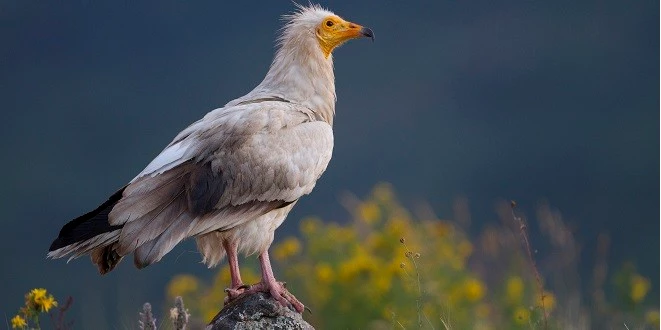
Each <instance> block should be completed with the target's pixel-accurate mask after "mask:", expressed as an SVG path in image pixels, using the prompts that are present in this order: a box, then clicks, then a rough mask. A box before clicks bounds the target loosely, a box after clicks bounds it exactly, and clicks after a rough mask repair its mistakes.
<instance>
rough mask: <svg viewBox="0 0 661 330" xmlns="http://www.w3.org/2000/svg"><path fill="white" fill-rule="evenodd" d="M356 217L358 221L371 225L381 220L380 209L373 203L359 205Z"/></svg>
mask: <svg viewBox="0 0 661 330" xmlns="http://www.w3.org/2000/svg"><path fill="white" fill-rule="evenodd" d="M358 216H359V218H360V220H362V221H365V222H366V223H367V224H373V223H375V222H376V221H377V220H379V218H381V209H379V205H377V204H376V203H374V202H365V203H361V204H360V206H358Z"/></svg>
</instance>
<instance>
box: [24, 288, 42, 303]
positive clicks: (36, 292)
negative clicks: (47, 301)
mask: <svg viewBox="0 0 661 330" xmlns="http://www.w3.org/2000/svg"><path fill="white" fill-rule="evenodd" d="M46 294H47V291H46V289H32V291H30V293H28V299H30V301H34V302H36V301H39V300H41V299H44V298H46Z"/></svg>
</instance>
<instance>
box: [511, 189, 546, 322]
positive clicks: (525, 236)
mask: <svg viewBox="0 0 661 330" xmlns="http://www.w3.org/2000/svg"><path fill="white" fill-rule="evenodd" d="M510 206H511V209H512V218H514V221H516V222H517V223H518V225H519V232H520V233H521V239H522V240H523V244H524V245H525V248H526V251H527V252H528V259H529V260H530V266H531V268H532V271H533V273H534V274H535V280H536V281H537V289H538V290H539V294H540V298H541V302H542V304H541V305H542V306H541V307H542V315H543V316H544V329H548V320H547V315H546V308H545V307H544V296H545V294H544V286H543V285H542V277H541V276H540V275H539V270H538V269H537V263H536V262H535V258H534V257H533V255H532V249H531V248H530V239H528V230H527V229H528V226H526V224H525V223H524V222H523V219H521V217H517V216H516V213H515V212H514V209H515V208H516V202H515V201H511V202H510Z"/></svg>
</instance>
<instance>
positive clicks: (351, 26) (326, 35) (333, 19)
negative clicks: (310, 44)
mask: <svg viewBox="0 0 661 330" xmlns="http://www.w3.org/2000/svg"><path fill="white" fill-rule="evenodd" d="M360 37H368V38H372V41H373V40H374V33H373V32H372V30H370V29H369V28H366V27H362V26H360V25H358V24H355V23H351V22H348V21H345V20H343V19H342V18H340V17H338V16H328V17H326V18H324V20H323V21H321V23H320V24H319V26H318V27H317V40H319V46H320V47H321V51H322V52H323V53H324V56H325V57H326V58H328V56H329V55H330V54H331V52H332V51H333V49H335V47H337V46H339V45H341V44H343V43H344V42H345V41H347V40H349V39H354V38H360Z"/></svg>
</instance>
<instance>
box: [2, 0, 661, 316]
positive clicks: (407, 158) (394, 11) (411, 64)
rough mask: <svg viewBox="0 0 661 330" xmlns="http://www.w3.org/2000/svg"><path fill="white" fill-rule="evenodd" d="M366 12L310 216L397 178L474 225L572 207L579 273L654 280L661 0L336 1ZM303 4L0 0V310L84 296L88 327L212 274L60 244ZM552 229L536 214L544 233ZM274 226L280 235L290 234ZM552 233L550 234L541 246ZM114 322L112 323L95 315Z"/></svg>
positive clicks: (259, 59)
mask: <svg viewBox="0 0 661 330" xmlns="http://www.w3.org/2000/svg"><path fill="white" fill-rule="evenodd" d="M321 4H322V5H323V6H326V7H328V8H329V9H331V10H333V11H334V12H335V13H337V14H339V15H340V16H343V17H344V18H346V19H348V20H351V21H354V22H357V23H359V24H362V25H365V26H368V27H370V28H372V29H373V30H374V32H375V35H376V41H375V42H374V43H372V42H369V41H368V40H356V41H353V42H350V43H348V44H347V45H345V46H343V47H341V48H340V49H338V50H336V51H335V56H334V58H335V75H336V86H337V95H338V100H337V106H336V109H337V117H336V120H335V124H334V129H335V139H336V140H335V141H336V142H335V150H334V156H333V159H332V161H331V164H330V166H329V169H328V170H327V172H326V173H325V174H324V176H323V177H322V179H321V180H320V181H319V182H318V184H317V187H316V189H315V191H314V192H313V193H312V194H311V195H310V196H308V197H306V198H304V199H302V200H301V202H299V204H298V205H297V207H296V208H295V209H294V211H293V212H292V213H291V214H290V215H289V218H288V220H287V221H286V222H285V224H284V225H283V226H282V227H281V228H280V229H279V230H278V232H277V233H276V236H277V237H279V238H282V237H285V236H287V235H289V234H294V233H295V232H296V231H297V229H298V222H299V221H300V219H302V218H303V217H305V216H308V215H316V216H319V217H321V218H323V219H328V220H333V221H338V222H340V223H341V222H342V219H346V218H349V216H348V212H347V210H346V208H345V207H343V206H342V204H341V202H340V200H339V196H341V194H342V193H344V192H347V191H349V192H352V193H355V194H356V195H358V196H363V195H365V194H367V193H368V192H369V191H371V189H372V187H373V186H374V185H375V184H377V183H378V182H389V183H391V184H392V187H394V188H393V189H394V190H395V191H396V192H397V195H398V196H399V198H400V199H401V201H402V203H403V204H405V205H409V206H416V205H420V204H425V205H429V206H430V208H431V209H432V210H433V211H434V213H435V214H436V215H437V216H438V217H440V218H451V217H452V216H453V214H454V211H453V205H455V202H456V201H457V200H458V199H460V200H463V201H467V203H468V204H467V205H468V208H469V209H470V212H471V219H472V226H471V229H470V230H469V231H471V230H472V231H475V232H477V231H479V229H480V228H482V227H483V226H484V225H485V224H488V223H489V222H494V221H499V220H497V219H498V216H497V214H496V213H497V212H496V211H495V206H496V203H497V202H498V201H499V200H509V199H514V200H517V201H518V204H519V206H520V208H521V209H522V210H523V212H528V213H530V214H534V212H535V209H536V207H537V206H538V205H539V203H548V204H550V205H552V206H553V207H554V208H557V209H558V210H560V212H562V214H563V216H564V219H565V222H566V223H568V225H569V227H570V228H571V231H572V233H573V234H574V235H575V237H576V240H577V241H578V242H579V245H580V249H579V251H580V255H579V260H580V262H579V264H580V266H579V267H580V268H581V269H580V270H579V271H580V272H581V273H582V274H591V272H592V269H593V267H594V259H595V251H596V246H597V237H598V235H599V234H600V233H606V234H608V235H609V236H610V253H609V259H608V262H609V264H612V265H614V266H617V265H620V264H623V263H624V262H627V261H631V262H632V263H633V264H635V265H636V267H637V270H638V272H640V273H641V274H643V275H644V276H646V277H648V278H650V279H652V291H651V292H652V293H651V294H652V297H651V299H652V301H655V302H656V304H657V305H658V296H659V295H658V291H659V287H658V283H659V184H658V183H659V124H658V123H659V93H658V91H659V75H658V72H659V61H658V59H659V2H658V1H652V0H649V1H647V0H645V1H611V0H591V1H569V0H560V1H520V0H514V1H499V2H494V1H486V0H477V1H419V2H413V1H411V2H402V1H322V2H321ZM293 9H294V6H293V5H292V3H290V2H289V1H285V0H282V1H270V2H263V3H262V2H260V3H255V2H220V1H199V2H194V3H189V2H183V1H170V0H168V1H158V2H157V1H114V2H110V1H108V2H103V1H80V0H79V1H68V2H62V1H55V2H52V1H51V2H39V1H1V2H0V40H2V47H0V109H1V111H2V117H3V118H2V120H1V121H0V122H1V124H0V125H1V129H0V138H1V139H2V140H3V141H4V143H2V144H0V154H2V155H3V156H2V159H3V161H2V163H1V165H0V166H1V167H2V170H3V172H4V178H3V181H4V184H3V185H2V186H0V193H1V196H2V198H0V211H1V213H0V214H1V215H2V223H3V226H4V229H3V230H2V231H1V232H2V233H1V234H0V261H1V262H2V267H0V312H2V313H3V314H4V315H5V316H6V317H7V318H11V316H12V315H13V314H14V313H15V312H16V309H17V308H18V307H19V306H20V305H21V303H22V301H23V295H24V294H25V292H27V291H28V290H30V289H31V288H34V287H46V288H48V289H49V291H51V292H53V293H54V294H56V296H58V297H65V296H67V295H71V296H73V297H74V299H75V302H74V305H73V309H72V311H71V313H72V315H73V316H74V317H75V318H76V324H77V325H79V326H80V328H83V329H85V328H90V327H91V326H92V325H94V328H96V329H114V328H133V327H134V325H135V321H134V320H135V319H136V316H135V314H134V313H133V311H137V310H139V309H140V306H141V305H142V303H143V302H144V301H148V300H149V301H153V302H159V301H162V300H163V299H164V297H165V293H164V288H165V286H166V284H167V283H168V281H169V280H170V279H171V278H172V276H174V275H175V274H178V273H182V272H186V273H191V274H195V275H196V276H199V277H201V278H211V277H212V276H213V274H214V273H215V271H209V270H207V269H206V268H205V267H204V266H203V265H202V264H200V263H199V261H200V256H199V255H198V253H197V252H195V248H194V245H193V244H192V242H187V244H183V245H181V246H179V247H177V248H175V250H173V252H171V253H170V254H169V255H168V256H166V257H165V258H164V260H163V261H162V262H160V263H158V264H156V265H153V266H150V267H148V268H146V269H144V270H141V271H138V270H136V269H135V268H134V267H133V266H132V264H131V260H126V261H125V262H123V263H122V264H121V265H120V266H119V267H118V268H117V269H116V270H115V271H113V272H112V273H111V274H108V275H106V276H104V277H101V276H99V275H98V274H97V271H96V269H95V267H94V266H93V265H91V264H90V262H89V260H87V259H86V258H82V259H80V260H74V261H72V262H70V263H69V264H66V263H65V261H64V260H55V261H47V260H46V259H45V256H46V252H47V249H48V247H49V245H50V243H51V241H52V239H54V238H55V237H56V235H57V233H58V231H59V229H60V228H61V226H62V225H63V224H65V223H66V222H67V221H69V220H70V219H72V218H74V217H76V216H78V215H80V214H82V213H85V212H87V211H89V210H91V209H93V208H95V207H96V206H97V205H98V204H100V203H101V202H103V201H105V199H106V198H107V197H108V196H109V195H110V194H111V193H113V192H114V191H115V190H116V189H118V188H120V187H121V186H123V185H124V184H125V183H126V182H127V181H129V180H131V179H132V178H133V177H134V176H135V175H136V174H137V173H138V172H139V171H141V170H142V169H143V168H144V167H145V166H146V164H147V163H148V162H149V161H150V160H151V159H152V158H153V157H154V156H156V155H157V154H158V153H159V152H160V151H161V150H162V148H163V147H164V146H165V145H167V143H169V142H170V141H171V139H172V138H173V137H174V136H175V135H176V134H177V133H178V132H179V131H180V130H181V129H183V128H184V127H186V126H187V125H188V124H190V123H192V122H193V121H195V120H197V119H199V118H200V117H202V116H203V115H204V114H205V113H206V112H208V111H210V110H212V109H214V108H217V107H221V106H222V105H224V104H225V103H226V102H228V101H229V100H231V99H233V98H236V97H239V96H241V95H243V94H245V93H246V92H248V91H249V90H251V89H252V88H253V87H254V86H255V85H256V84H258V83H259V82H260V81H261V79H262V78H263V76H264V74H265V73H266V71H267V70H268V67H269V64H270V62H271V59H272V56H273V50H274V39H275V38H276V36H277V31H278V29H279V28H280V26H281V21H280V19H279V17H280V15H282V14H286V13H288V12H290V11H292V10H293ZM538 236H539V234H538V233H537V232H536V230H535V229H534V228H533V230H532V237H531V241H532V243H533V245H534V244H535V241H536V239H537V237H538ZM276 240H278V239H277V238H276ZM538 248H540V249H543V246H539V247H538ZM99 324H102V326H101V325H99Z"/></svg>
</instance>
